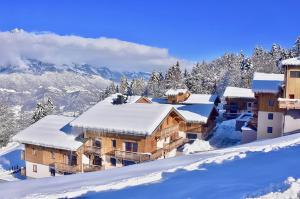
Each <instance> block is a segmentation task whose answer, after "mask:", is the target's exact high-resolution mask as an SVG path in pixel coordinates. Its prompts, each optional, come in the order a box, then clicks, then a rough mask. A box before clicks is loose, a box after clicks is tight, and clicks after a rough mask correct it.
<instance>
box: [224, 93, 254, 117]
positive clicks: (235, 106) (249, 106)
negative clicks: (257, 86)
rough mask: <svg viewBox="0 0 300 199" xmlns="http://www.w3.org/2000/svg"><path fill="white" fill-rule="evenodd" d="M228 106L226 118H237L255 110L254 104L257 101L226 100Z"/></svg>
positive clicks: (243, 99) (225, 107) (226, 106)
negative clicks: (243, 113) (241, 114)
mask: <svg viewBox="0 0 300 199" xmlns="http://www.w3.org/2000/svg"><path fill="white" fill-rule="evenodd" d="M225 101H226V104H225V105H224V109H225V110H226V112H225V114H224V116H225V117H237V116H238V115H239V114H240V113H242V112H248V111H252V110H253V104H254V103H255V101H256V99H253V98H229V97H226V98H225Z"/></svg>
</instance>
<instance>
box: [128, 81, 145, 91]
mask: <svg viewBox="0 0 300 199" xmlns="http://www.w3.org/2000/svg"><path fill="white" fill-rule="evenodd" d="M145 88H146V85H145V81H144V80H143V79H142V78H139V79H133V80H132V81H131V83H130V87H129V92H128V95H143V94H144V93H145Z"/></svg>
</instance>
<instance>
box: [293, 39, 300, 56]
mask: <svg viewBox="0 0 300 199" xmlns="http://www.w3.org/2000/svg"><path fill="white" fill-rule="evenodd" d="M293 50H294V53H295V57H299V56H300V36H299V37H298V38H297V39H296V42H295V45H294V49H293Z"/></svg>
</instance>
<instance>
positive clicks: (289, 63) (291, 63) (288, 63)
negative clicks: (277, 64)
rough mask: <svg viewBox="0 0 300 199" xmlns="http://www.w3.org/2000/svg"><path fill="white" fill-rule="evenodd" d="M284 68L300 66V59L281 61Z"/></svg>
mask: <svg viewBox="0 0 300 199" xmlns="http://www.w3.org/2000/svg"><path fill="white" fill-rule="evenodd" d="M281 65H282V66H300V57H294V58H290V59H285V60H282V61H281Z"/></svg>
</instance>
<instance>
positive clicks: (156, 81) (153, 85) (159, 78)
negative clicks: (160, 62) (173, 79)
mask: <svg viewBox="0 0 300 199" xmlns="http://www.w3.org/2000/svg"><path fill="white" fill-rule="evenodd" d="M146 90H147V94H148V95H149V96H152V97H162V96H163V93H164V76H163V74H162V72H156V71H153V72H152V73H151V76H150V78H149V80H148V83H147V89H146Z"/></svg>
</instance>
